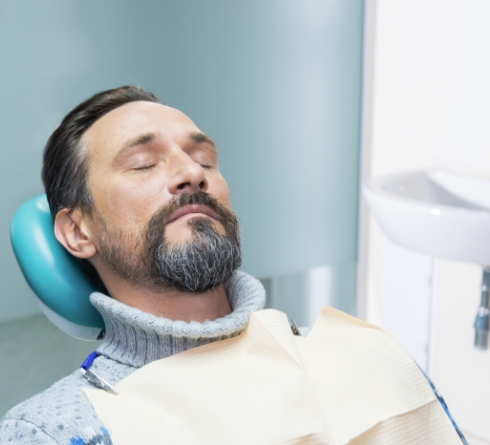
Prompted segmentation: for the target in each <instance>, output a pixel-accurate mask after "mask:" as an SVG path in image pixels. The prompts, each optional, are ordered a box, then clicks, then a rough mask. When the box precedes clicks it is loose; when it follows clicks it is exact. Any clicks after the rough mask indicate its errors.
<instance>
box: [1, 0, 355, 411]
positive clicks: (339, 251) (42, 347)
mask: <svg viewBox="0 0 490 445" xmlns="http://www.w3.org/2000/svg"><path fill="white" fill-rule="evenodd" d="M362 16H363V1H362V0H247V1H238V0H206V1H202V0H165V1H164V0H160V1H147V0H139V1H129V0H117V1H116V0H103V1H100V0H97V1H95V0H84V1H83V2H82V1H74V0H71V1H70V0H43V1H39V0H22V1H14V0H5V1H1V2H0V60H1V67H2V69H1V73H0V140H1V145H0V154H1V156H2V158H1V159H2V161H1V162H0V205H1V208H2V211H1V212H0V283H1V288H0V322H2V321H7V320H14V321H10V322H9V323H4V324H3V325H0V352H1V354H0V357H3V361H2V362H1V365H0V401H1V403H0V416H1V414H3V412H5V411H6V410H7V409H8V408H9V407H10V406H12V405H14V404H15V403H17V402H20V401H21V400H23V399H25V398H26V397H28V396H30V395H32V394H34V393H36V392H38V391H40V390H42V389H44V388H45V387H47V386H48V385H49V384H51V383H52V382H54V381H55V380H57V379H58V378H60V377H61V376H62V375H65V374H67V373H68V372H70V371H71V370H72V369H75V368H76V367H77V366H78V365H79V363H80V362H81V361H82V360H83V358H84V356H85V355H86V354H87V353H88V352H89V351H90V350H92V349H93V348H95V345H94V344H88V343H82V342H79V341H76V340H73V339H70V338H69V337H67V336H65V335H64V334H63V333H61V332H59V331H57V330H56V329H55V328H54V326H52V325H51V324H50V323H49V322H48V321H47V320H46V319H45V318H43V317H39V316H37V315H35V314H38V312H39V311H38V309H37V307H36V306H35V304H34V303H33V301H32V299H31V297H30V296H29V293H28V289H27V286H26V284H25V282H24V280H23V278H22V276H21V274H20V271H19V269H18V267H17V265H16V262H15V259H14V257H13V254H12V251H11V248H10V242H9V235H8V233H9V225H10V220H11V218H12V215H13V213H14V212H15V210H16V209H17V207H18V206H19V205H20V204H21V203H22V202H24V201H25V200H26V199H28V198H30V197H32V196H34V195H36V194H39V193H40V192H41V191H42V187H41V182H40V176H39V174H40V168H41V154H42V149H43V146H44V143H45V141H46V139H47V138H48V136H49V135H50V133H51V132H52V131H53V130H54V129H55V128H56V126H57V125H58V124H59V122H60V121H61V119H62V117H63V116H64V114H66V113H67V112H68V111H69V110H70V109H71V108H72V107H73V106H75V105H76V104H77V103H79V102H80V101H81V100H83V99H85V98H87V97H88V96H90V95H91V94H93V93H95V92H97V91H99V90H102V89H106V88H111V87H115V86H119V85H123V84H139V85H142V86H145V87H147V88H149V89H151V90H153V91H154V92H156V93H157V94H158V95H159V96H160V97H161V98H162V100H163V101H164V102H165V103H167V104H169V105H171V106H174V107H177V108H180V109H182V110H183V111H184V112H186V113H187V114H188V115H189V116H190V117H191V118H193V119H194V120H195V121H196V123H197V124H198V125H199V126H201V128H202V129H203V130H204V131H206V132H208V133H209V134H210V135H211V136H212V137H213V138H214V139H215V140H216V141H217V143H218V145H219V148H220V156H221V168H222V171H223V173H224V175H225V177H226V178H227V180H228V182H229V185H230V189H231V193H232V202H233V205H234V209H235V211H236V212H237V214H238V216H239V219H240V221H241V224H242V233H243V246H244V269H245V270H246V271H249V272H251V273H252V274H254V275H256V276H258V277H259V278H267V277H269V278H268V281H267V280H265V281H266V282H269V283H273V284H274V285H273V286H272V287H273V288H274V289H275V291H274V292H271V295H269V304H271V305H273V306H274V307H277V308H280V309H283V310H285V311H287V312H288V313H291V316H294V317H296V320H297V322H298V323H300V324H302V323H309V321H310V320H311V317H310V316H309V315H308V314H307V313H306V312H307V311H306V309H305V307H306V306H305V304H303V303H304V301H303V300H305V299H306V298H307V297H308V296H307V295H306V293H305V292H306V291H305V289H306V288H307V287H308V286H306V284H308V283H307V281H308V280H307V279H306V278H305V277H307V275H308V273H307V271H308V270H309V269H311V268H312V267H314V266H321V265H328V266H329V268H330V269H328V270H330V272H329V273H330V275H331V279H330V282H329V283H330V284H328V286H327V287H328V289H330V290H328V289H327V291H326V292H327V293H331V294H332V295H330V296H328V301H330V302H331V303H332V304H333V305H335V306H337V307H340V308H343V309H345V310H346V311H349V312H352V311H353V305H354V296H355V266H356V243H357V232H356V229H357V202H358V168H359V132H360V109H361V108H360V104H361V58H362V57H361V56H362V54H361V48H362V22H363V19H362ZM305 271H306V272H305ZM270 277H276V278H270ZM305 283H306V284H305ZM322 298H323V297H322ZM305 311H306V312H305ZM32 315H34V318H25V319H24V320H21V321H15V320H16V319H20V318H22V317H28V316H32ZM34 362H35V363H37V366H36V367H35V368H33V367H32V366H30V365H29V363H34ZM34 369H35V370H36V372H33V370H34Z"/></svg>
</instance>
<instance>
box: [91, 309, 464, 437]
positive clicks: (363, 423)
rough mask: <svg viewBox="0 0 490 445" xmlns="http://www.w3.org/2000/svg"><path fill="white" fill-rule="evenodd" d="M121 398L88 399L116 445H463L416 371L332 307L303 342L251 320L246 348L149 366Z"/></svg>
mask: <svg viewBox="0 0 490 445" xmlns="http://www.w3.org/2000/svg"><path fill="white" fill-rule="evenodd" d="M116 389H117V390H118V391H119V394H118V395H117V396H114V395H111V394H109V393H106V392H104V391H102V390H96V389H87V390H85V393H86V395H87V397H88V398H89V400H90V402H91V403H92V404H93V406H94V408H95V410H96V412H97V414H98V415H99V417H100V418H101V420H102V422H103V423H104V425H105V426H106V427H107V428H108V430H109V432H110V434H111V437H112V441H113V443H114V445H125V444H128V445H135V444H179V445H181V444H199V445H207V444H213V445H217V444H220V445H221V444H227V445H228V444H233V445H242V444H243V445H245V444H246V445H251V444H308V445H309V444H332V445H334V444H335V445H341V444H350V445H358V444H373V445H374V444H376V445H380V444H386V445H397V444H413V445H415V444H424V445H431V444H434V445H435V444H444V445H451V444H461V441H460V439H459V438H458V435H457V433H456V432H455V430H454V428H453V427H452V425H451V422H450V421H449V419H448V418H447V416H446V414H445V412H444V411H443V409H442V407H441V406H440V404H439V402H438V401H437V399H436V398H435V396H434V394H433V392H432V390H431V388H430V386H429V384H428V382H427V380H426V379H425V377H424V376H423V375H422V373H421V372H420V371H419V369H418V368H417V366H416V364H415V363H414V362H413V360H412V359H411V358H410V357H409V356H408V355H407V354H406V353H405V352H404V351H403V350H402V349H401V348H400V346H398V344H397V343H396V342H395V341H394V340H393V339H392V338H391V337H389V336H388V335H387V334H385V333H384V332H383V331H381V330H380V329H378V328H376V327H375V326H372V325H370V324H368V323H365V322H362V321H360V320H357V319H355V318H353V317H350V316H348V315H345V314H344V313H342V312H339V311H337V310H335V309H332V308H327V307H325V308H324V309H323V310H322V312H321V314H320V316H319V317H318V320H317V321H316V323H315V325H314V327H313V329H312V330H311V332H310V333H309V335H308V336H307V337H306V338H303V337H295V336H293V335H292V333H291V329H290V327H289V323H288V320H287V317H286V315H285V314H283V313H281V312H278V311H275V310H271V309H268V310H263V311H258V312H255V313H252V315H251V317H250V322H249V324H248V326H247V328H246V330H245V331H244V332H243V333H242V334H241V335H240V336H238V337H235V338H232V339H228V340H223V341H219V342H216V343H211V344H208V345H205V346H201V347H198V348H195V349H191V350H189V351H186V352H183V353H180V354H177V355H174V356H172V357H168V358H165V359H163V360H158V361H155V362H152V363H150V364H149V365H146V366H144V367H143V368H141V369H140V370H138V371H136V372H134V373H133V374H131V375H130V376H129V377H127V378H125V379H124V380H122V381H121V382H120V383H119V384H118V385H117V386H116Z"/></svg>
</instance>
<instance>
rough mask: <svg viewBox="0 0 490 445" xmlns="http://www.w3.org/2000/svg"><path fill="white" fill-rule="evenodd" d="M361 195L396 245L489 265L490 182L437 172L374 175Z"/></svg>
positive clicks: (429, 253)
mask: <svg viewBox="0 0 490 445" xmlns="http://www.w3.org/2000/svg"><path fill="white" fill-rule="evenodd" d="M363 193H364V196H365V197H366V200H367V203H368V206H369V208H370V209H371V211H372V213H373V215H374V217H375V219H376V220H377V222H378V223H379V225H380V226H381V228H382V229H383V230H384V232H385V234H386V235H387V236H388V238H390V239H391V240H392V241H394V242H395V243H397V244H399V245H401V246H404V247H407V248H409V249H413V250H416V251H418V252H422V253H426V254H428V255H432V256H437V257H441V258H447V259H451V260H456V261H468V262H472V263H478V264H481V265H483V266H490V180H484V179H476V178H471V177H468V176H462V175H459V174H454V173H448V172H443V171H438V170H426V171H416V172H410V173H402V174H397V175H392V176H384V177H380V178H374V179H371V180H370V181H368V182H367V183H366V184H364V185H363Z"/></svg>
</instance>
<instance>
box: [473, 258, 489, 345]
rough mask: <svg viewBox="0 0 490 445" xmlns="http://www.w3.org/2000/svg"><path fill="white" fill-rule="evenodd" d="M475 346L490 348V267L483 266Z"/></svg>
mask: <svg viewBox="0 0 490 445" xmlns="http://www.w3.org/2000/svg"><path fill="white" fill-rule="evenodd" d="M474 326H475V347H476V348H477V349H487V348H488V333H489V331H490V268H488V267H484V268H483V276H482V283H481V301H480V307H479V308H478V312H477V314H476V319H475V324H474Z"/></svg>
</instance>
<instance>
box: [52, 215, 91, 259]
mask: <svg viewBox="0 0 490 445" xmlns="http://www.w3.org/2000/svg"><path fill="white" fill-rule="evenodd" d="M54 234H55V236H56V239H57V240H58V241H59V243H60V244H61V245H62V246H64V248H65V249H66V250H68V252H70V253H71V254H72V255H73V256H75V257H77V258H90V257H92V256H94V255H95V254H96V253H97V248H96V247H95V244H94V243H93V241H92V237H91V235H90V233H89V231H88V230H87V227H86V225H85V223H84V218H83V215H82V212H81V211H80V210H79V209H75V210H73V211H70V210H68V209H63V210H60V211H59V212H58V214H57V215H56V218H55V220H54Z"/></svg>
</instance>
